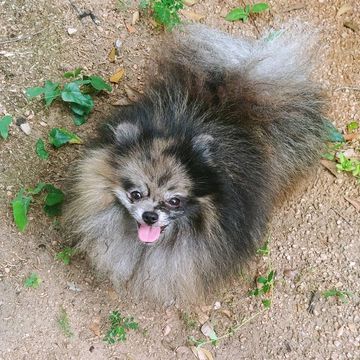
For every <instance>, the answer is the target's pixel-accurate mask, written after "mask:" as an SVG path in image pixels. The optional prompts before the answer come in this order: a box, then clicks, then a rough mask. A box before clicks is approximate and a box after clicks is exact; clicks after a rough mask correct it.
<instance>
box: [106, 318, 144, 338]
mask: <svg viewBox="0 0 360 360" xmlns="http://www.w3.org/2000/svg"><path fill="white" fill-rule="evenodd" d="M109 320H110V329H109V330H108V332H107V333H106V335H105V337H104V341H106V342H107V343H108V344H115V343H116V342H121V341H122V342H124V341H125V340H126V335H127V333H128V332H129V330H137V329H139V324H138V323H137V322H135V321H134V318H133V317H123V316H121V314H120V312H119V311H113V312H112V313H111V314H110V316H109Z"/></svg>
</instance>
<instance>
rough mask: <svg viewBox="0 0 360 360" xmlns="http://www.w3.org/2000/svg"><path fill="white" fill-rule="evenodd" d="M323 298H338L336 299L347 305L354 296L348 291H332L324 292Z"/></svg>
mask: <svg viewBox="0 0 360 360" xmlns="http://www.w3.org/2000/svg"><path fill="white" fill-rule="evenodd" d="M323 296H324V298H325V299H327V298H329V297H336V298H338V299H340V300H341V301H342V302H343V303H347V302H348V299H349V298H350V297H351V296H352V294H351V292H349V291H346V290H337V289H332V290H327V291H324V292H323Z"/></svg>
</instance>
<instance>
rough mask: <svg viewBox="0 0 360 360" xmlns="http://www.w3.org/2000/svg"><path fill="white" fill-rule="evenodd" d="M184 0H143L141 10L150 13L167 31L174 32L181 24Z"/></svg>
mask: <svg viewBox="0 0 360 360" xmlns="http://www.w3.org/2000/svg"><path fill="white" fill-rule="evenodd" d="M183 7H184V4H183V1H182V0H142V1H141V2H140V8H141V9H143V10H146V11H148V12H149V13H150V14H151V15H152V16H153V18H154V20H155V21H156V22H157V23H158V24H159V25H161V26H163V27H164V28H165V29H166V30H170V31H171V30H172V29H173V28H174V26H175V25H177V24H179V23H180V21H181V20H180V17H179V10H181V9H183Z"/></svg>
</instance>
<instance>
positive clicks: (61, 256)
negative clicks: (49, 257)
mask: <svg viewBox="0 0 360 360" xmlns="http://www.w3.org/2000/svg"><path fill="white" fill-rule="evenodd" d="M75 253H76V249H74V248H72V247H69V246H66V247H65V248H64V249H63V250H62V251H60V252H58V253H57V254H56V256H55V258H56V260H60V261H62V262H63V263H64V264H65V265H69V264H70V263H71V258H72V257H73V256H74V255H75Z"/></svg>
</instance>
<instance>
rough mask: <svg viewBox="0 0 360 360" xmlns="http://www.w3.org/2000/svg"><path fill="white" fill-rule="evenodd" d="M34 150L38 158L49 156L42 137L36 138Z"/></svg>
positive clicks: (44, 158)
mask: <svg viewBox="0 0 360 360" xmlns="http://www.w3.org/2000/svg"><path fill="white" fill-rule="evenodd" d="M35 151H36V154H37V155H38V156H39V158H40V159H43V160H46V159H48V158H49V153H48V152H47V151H46V149H45V143H44V141H43V139H38V141H37V142H36V145H35Z"/></svg>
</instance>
